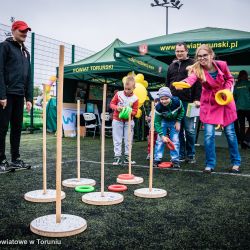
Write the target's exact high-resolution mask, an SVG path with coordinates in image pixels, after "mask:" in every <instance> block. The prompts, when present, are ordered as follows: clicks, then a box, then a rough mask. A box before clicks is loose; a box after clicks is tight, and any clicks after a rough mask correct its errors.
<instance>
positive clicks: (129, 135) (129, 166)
mask: <svg viewBox="0 0 250 250" xmlns="http://www.w3.org/2000/svg"><path fill="white" fill-rule="evenodd" d="M131 134H132V133H131V113H130V114H129V116H128V173H129V174H130V175H131V173H132V170H131V144H132V138H131Z"/></svg>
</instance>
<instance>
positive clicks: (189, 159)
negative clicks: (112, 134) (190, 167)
mask: <svg viewBox="0 0 250 250" xmlns="http://www.w3.org/2000/svg"><path fill="white" fill-rule="evenodd" d="M187 163H189V164H195V163H196V160H195V158H188V159H187Z"/></svg>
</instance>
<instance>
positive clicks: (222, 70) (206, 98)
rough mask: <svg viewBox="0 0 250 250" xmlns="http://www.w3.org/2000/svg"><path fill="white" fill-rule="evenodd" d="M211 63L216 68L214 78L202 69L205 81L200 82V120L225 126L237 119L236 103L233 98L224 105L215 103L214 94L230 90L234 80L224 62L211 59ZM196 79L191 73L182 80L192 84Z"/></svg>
mask: <svg viewBox="0 0 250 250" xmlns="http://www.w3.org/2000/svg"><path fill="white" fill-rule="evenodd" d="M213 65H214V66H215V67H216V68H217V70H218V75H217V77H216V79H213V78H212V77H211V76H210V74H209V73H208V71H207V70H204V72H205V77H206V82H202V92H201V99H200V103H201V106H200V120H201V121H202V122H203V123H208V124H216V125H217V124H220V125H222V126H224V127H225V126H227V125H229V124H230V123H232V122H234V121H235V120H236V119H237V113H236V105H235V102H234V100H233V101H232V102H230V103H229V104H228V105H224V106H222V105H219V104H217V102H216V101H215V94H216V92H217V91H219V90H221V89H229V90H230V89H231V87H232V85H233V81H234V80H233V76H232V75H231V73H230V71H229V69H228V67H227V63H226V62H224V61H213ZM218 65H219V67H218ZM197 80H199V79H198V78H197V76H196V75H195V74H191V75H190V76H188V77H187V78H186V79H184V80H183V81H184V82H187V83H189V84H190V85H191V86H192V85H193V84H194V83H195V82H196V81H197Z"/></svg>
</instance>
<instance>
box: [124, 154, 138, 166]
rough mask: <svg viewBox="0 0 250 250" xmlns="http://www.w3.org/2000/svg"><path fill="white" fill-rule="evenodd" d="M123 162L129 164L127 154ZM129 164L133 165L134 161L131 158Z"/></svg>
mask: <svg viewBox="0 0 250 250" xmlns="http://www.w3.org/2000/svg"><path fill="white" fill-rule="evenodd" d="M123 163H124V164H129V157H128V155H125V159H124V161H123ZM131 164H132V165H135V164H136V162H135V161H132V160H131Z"/></svg>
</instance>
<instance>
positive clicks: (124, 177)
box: [118, 174, 135, 180]
mask: <svg viewBox="0 0 250 250" xmlns="http://www.w3.org/2000/svg"><path fill="white" fill-rule="evenodd" d="M118 178H119V179H122V180H132V179H134V178H135V176H134V175H133V174H119V175H118Z"/></svg>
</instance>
